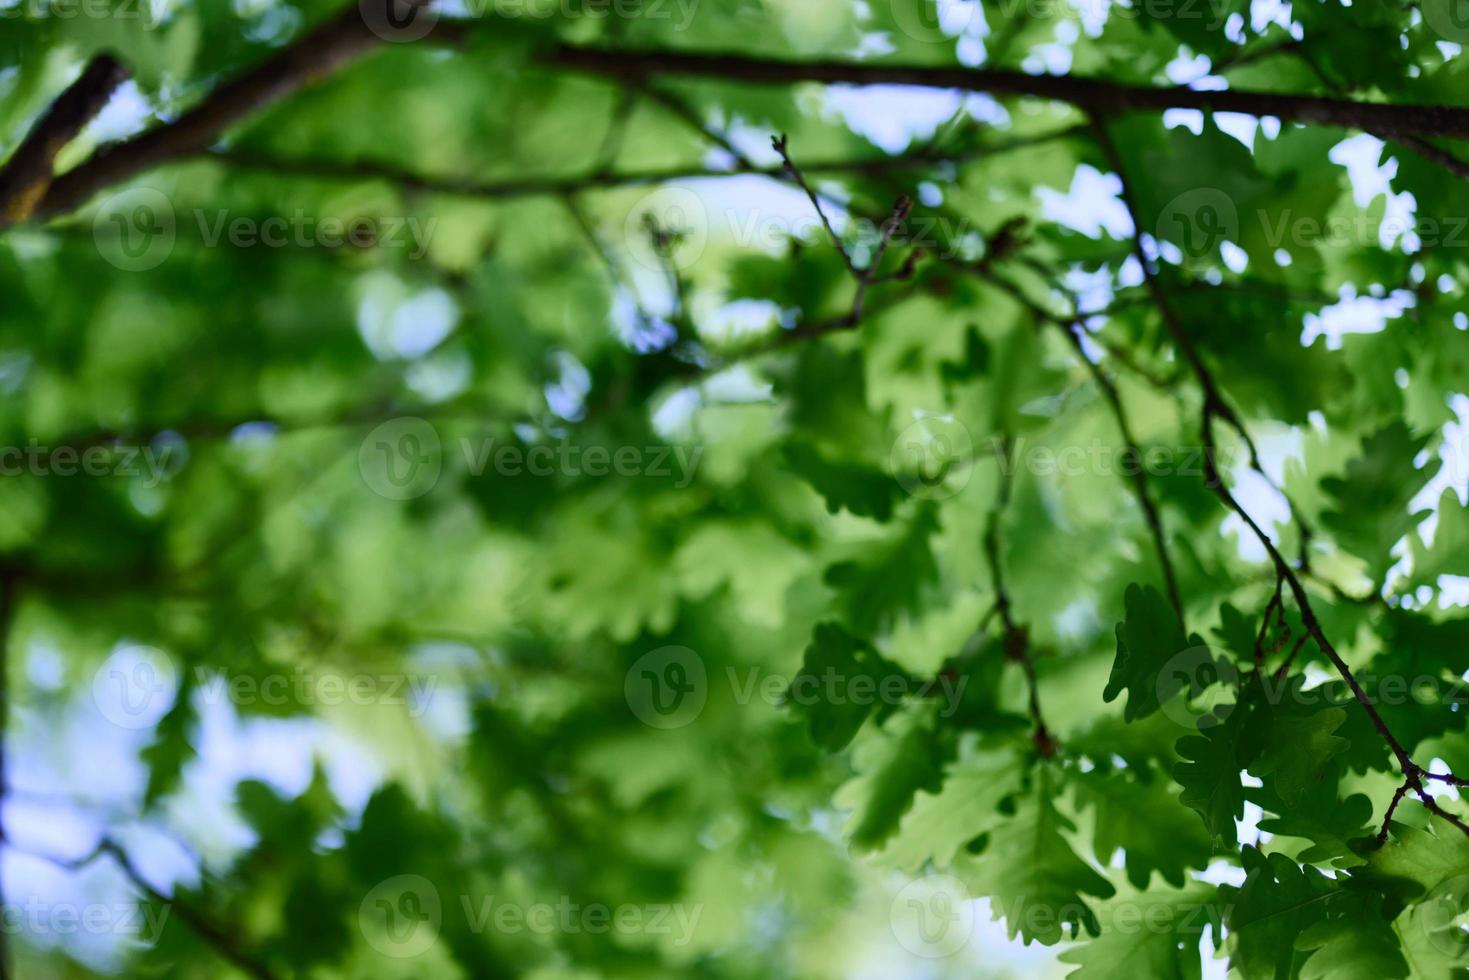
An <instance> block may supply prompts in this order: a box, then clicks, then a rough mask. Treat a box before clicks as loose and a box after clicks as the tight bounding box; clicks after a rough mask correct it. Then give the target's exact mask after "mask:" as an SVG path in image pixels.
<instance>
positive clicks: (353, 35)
mask: <svg viewBox="0 0 1469 980" xmlns="http://www.w3.org/2000/svg"><path fill="white" fill-rule="evenodd" d="M381 43H382V39H381V38H380V37H378V36H377V35H376V34H374V33H373V32H372V31H371V30H369V29H368V27H367V24H366V23H365V22H364V20H363V18H362V14H361V12H360V11H359V10H358V6H357V4H355V3H354V4H352V5H351V6H349V7H348V8H347V9H345V10H343V11H342V12H341V13H339V14H337V15H336V16H334V17H332V18H331V19H329V20H327V21H326V22H325V23H323V24H322V25H320V26H319V27H317V28H315V29H314V30H312V31H309V32H307V33H306V34H304V35H302V36H301V37H299V38H297V39H296V40H295V41H293V42H292V43H291V44H289V45H287V46H286V47H284V48H282V49H281V50H280V51H277V52H276V53H275V54H273V55H271V56H270V57H269V58H267V59H266V60H265V61H262V62H261V63H260V64H258V65H256V66H255V67H254V68H251V69H249V70H247V71H245V72H243V73H242V74H240V75H237V76H235V77H234V78H232V79H230V80H228V81H226V82H224V83H223V84H221V85H220V86H219V87H218V88H216V89H215V90H214V91H213V92H211V93H209V95H208V96H206V97H205V99H204V100H203V101H202V102H200V103H199V104H198V105H196V106H194V108H192V109H190V110H189V111H187V112H185V113H184V114H183V115H182V116H180V117H179V118H178V119H176V120H174V121H173V122H170V123H165V124H164V125H161V126H155V127H154V128H152V129H149V130H146V131H145V132H143V133H140V134H139V135H137V136H134V137H132V138H131V139H128V140H124V141H123V142H121V143H113V144H111V145H109V146H105V147H102V148H101V149H99V150H98V151H97V152H96V153H94V154H92V156H91V157H89V158H88V159H87V160H86V161H84V162H83V163H81V164H79V165H78V166H76V167H75V168H73V169H71V170H69V171H67V172H66V173H64V174H62V175H61V176H59V177H57V178H56V179H55V180H54V181H53V182H52V184H51V187H50V188H49V189H48V190H47V192H46V195H45V197H43V198H42V199H41V200H40V202H39V203H38V204H37V206H36V208H35V209H34V212H33V213H34V215H35V216H37V217H41V218H47V217H52V216H54V215H57V214H61V213H64V212H67V211H71V210H74V209H76V208H78V207H80V206H81V205H82V204H84V203H85V202H86V201H87V200H88V199H89V198H90V197H91V196H92V195H94V194H96V193H97V192H98V191H100V190H102V189H104V188H106V187H110V186H111V185H113V184H116V183H119V182H121V181H124V180H128V179H130V178H132V177H136V176H137V175H138V174H140V173H143V172H144V171H146V170H150V169H152V168H153V167H156V166H158V165H159V164H162V163H167V162H169V161H171V160H177V159H179V158H181V157H185V156H188V155H190V154H192V153H197V152H199V151H200V150H203V149H205V148H206V147H208V146H209V144H210V143H212V142H213V141H214V140H215V139H216V138H217V137H218V136H219V135H220V133H222V132H224V131H225V130H226V129H228V128H229V127H230V126H233V125H234V124H235V123H238V122H240V121H241V120H243V119H245V118H246V117H247V116H250V115H251V114H253V113H256V112H259V111H260V110H262V109H264V108H266V107H267V106H270V105H271V104H273V103H275V102H278V101H280V100H281V99H283V98H285V97H286V96H288V95H290V94H292V93H293V92H295V91H296V90H297V89H299V88H301V87H303V86H305V85H307V84H309V83H311V82H313V81H316V80H318V79H321V78H325V77H327V76H329V75H331V74H332V73H333V72H335V71H337V70H338V69H339V68H341V67H343V66H344V65H346V64H349V63H350V62H352V61H354V60H356V59H357V58H358V57H359V56H361V55H363V54H365V53H366V52H368V51H370V50H372V49H373V48H374V47H376V46H377V45H379V44H381Z"/></svg>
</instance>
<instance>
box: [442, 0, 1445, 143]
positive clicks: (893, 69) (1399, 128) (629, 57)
mask: <svg viewBox="0 0 1469 980" xmlns="http://www.w3.org/2000/svg"><path fill="white" fill-rule="evenodd" d="M441 26H443V27H445V28H446V30H445V31H442V32H441V35H442V36H444V37H445V38H446V39H448V38H450V37H451V36H452V35H453V34H454V32H455V30H457V29H458V28H457V25H452V26H451V25H441ZM542 60H543V62H544V63H545V64H547V65H549V66H552V67H556V68H567V69H574V70H577V71H584V72H588V73H591V74H596V75H604V76H609V77H613V78H624V79H642V78H656V77H660V76H665V75H682V76H691V77H703V78H722V79H727V80H730V81H737V82H747V83H750V84H754V85H789V84H791V83H793V82H822V83H827V84H850V85H916V86H922V87H927V88H943V89H958V90H960V91H966V92H988V93H990V94H992V95H1017V96H1031V97H1035V98H1043V99H1054V100H1056V101H1059V102H1067V103H1070V104H1071V105H1074V106H1078V107H1079V108H1082V109H1085V110H1087V111H1089V112H1100V113H1103V114H1108V115H1110V114H1114V113H1120V112H1138V111H1142V112H1161V111H1163V110H1165V109H1200V110H1203V111H1205V112H1239V113H1244V114H1245V115H1250V116H1256V117H1261V116H1275V117H1277V118H1279V119H1281V120H1282V121H1285V122H1299V123H1313V124H1317V125H1323V126H1340V127H1343V128H1346V129H1360V130H1364V131H1367V132H1373V133H1387V134H1392V135H1393V137H1394V138H1397V137H1398V136H1400V135H1404V134H1417V135H1420V136H1445V137H1450V138H1453V139H1469V108H1465V107H1459V106H1436V105H1414V104H1392V103H1386V102H1362V101H1358V100H1354V99H1343V98H1329V97H1326V96H1319V95H1295V94H1289V93H1278V92H1255V91H1249V90H1242V89H1226V90H1223V91H1201V90H1198V89H1191V88H1185V87H1182V86H1148V85H1127V84H1123V83H1120V82H1112V81H1107V80H1106V79H1101V78H1090V77H1087V76H1082V75H1029V74H1025V73H1023V72H1016V71H1005V70H1001V69H992V68H962V67H934V66H917V65H895V64H859V63H853V62H846V61H783V60H777V59H768V58H754V57H749V56H745V55H737V54H726V53H718V54H693V53H681V52H674V51H627V50H618V51H612V50H606V49H600V48H589V47H577V46H572V45H563V46H561V47H559V48H556V49H554V50H552V51H549V52H547V53H546V55H545V56H544V57H543V59H542Z"/></svg>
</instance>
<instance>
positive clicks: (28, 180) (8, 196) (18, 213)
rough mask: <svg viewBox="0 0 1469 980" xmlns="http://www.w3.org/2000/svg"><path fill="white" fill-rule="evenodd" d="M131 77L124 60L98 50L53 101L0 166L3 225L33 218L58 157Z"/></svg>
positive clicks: (0, 204) (0, 203) (0, 202)
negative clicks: (122, 61)
mask: <svg viewBox="0 0 1469 980" xmlns="http://www.w3.org/2000/svg"><path fill="white" fill-rule="evenodd" d="M127 77H128V70H127V69H126V68H125V67H124V66H123V65H122V63H121V62H119V61H118V60H117V59H116V58H114V57H112V56H111V55H108V54H99V55H97V56H95V57H94V58H92V60H91V61H89V62H88V63H87V66H86V67H85V68H83V69H82V73H81V75H79V76H78V77H77V80H76V81H74V82H72V83H71V85H69V86H67V88H66V91H64V92H62V93H61V94H60V95H59V96H57V98H56V101H55V102H52V103H51V107H50V108H49V109H47V110H46V112H45V114H43V115H42V116H41V118H40V119H38V120H37V121H36V124H35V126H33V127H32V128H31V131H30V132H29V133H27V134H26V138H25V139H24V140H22V141H21V144H20V146H19V147H17V148H16V150H15V152H14V153H12V154H11V156H10V159H9V160H8V161H6V163H5V166H4V168H3V169H0V227H4V226H6V225H12V224H15V223H17V222H20V221H24V220H26V218H28V217H30V214H31V211H32V210H34V209H35V207H36V205H37V204H38V203H39V202H40V201H41V199H42V197H43V196H44V195H45V194H46V191H47V189H48V188H49V187H50V186H51V181H52V177H53V170H54V167H55V164H56V155H57V154H58V153H60V152H61V150H62V149H63V148H64V147H65V146H66V145H67V144H68V143H70V142H71V141H72V140H73V139H75V138H76V136H77V134H78V133H80V132H81V131H82V129H83V127H85V126H86V125H87V123H89V122H91V121H92V119H93V118H95V117H96V115H97V113H99V112H101V111H102V108H103V106H105V105H107V102H108V100H110V99H111V98H112V93H113V92H115V91H116V90H117V87H118V86H119V85H121V84H122V83H123V82H124V81H126V80H127Z"/></svg>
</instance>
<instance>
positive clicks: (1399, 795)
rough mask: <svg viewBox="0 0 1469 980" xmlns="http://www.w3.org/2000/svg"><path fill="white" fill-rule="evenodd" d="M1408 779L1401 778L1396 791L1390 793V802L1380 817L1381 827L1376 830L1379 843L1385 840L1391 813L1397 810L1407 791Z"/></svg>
mask: <svg viewBox="0 0 1469 980" xmlns="http://www.w3.org/2000/svg"><path fill="white" fill-rule="evenodd" d="M1408 788H1409V787H1408V780H1406V779H1405V780H1403V783H1402V785H1401V786H1399V787H1398V791H1397V792H1396V793H1394V794H1393V795H1392V802H1391V803H1389V804H1388V805H1387V813H1385V814H1383V817H1382V829H1381V830H1379V831H1378V832H1377V843H1379V844H1381V843H1383V842H1384V841H1386V840H1387V830H1388V828H1389V827H1390V826H1392V815H1393V814H1394V813H1397V812H1398V804H1399V803H1401V802H1403V797H1404V796H1405V795H1407V792H1408Z"/></svg>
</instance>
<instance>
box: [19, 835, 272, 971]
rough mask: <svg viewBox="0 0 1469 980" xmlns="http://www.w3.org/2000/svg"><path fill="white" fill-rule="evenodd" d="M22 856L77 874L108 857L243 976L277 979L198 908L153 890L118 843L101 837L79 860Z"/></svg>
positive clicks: (135, 884)
mask: <svg viewBox="0 0 1469 980" xmlns="http://www.w3.org/2000/svg"><path fill="white" fill-rule="evenodd" d="M26 853H28V854H31V856H33V857H37V858H40V859H41V860H43V861H47V862H49V863H51V864H54V865H55V866H56V867H58V868H61V869H62V870H65V871H73V872H75V871H81V870H82V869H83V868H85V867H87V866H88V865H90V864H92V863H94V862H96V861H97V860H98V859H99V858H102V857H110V858H111V859H112V860H113V862H114V863H115V864H116V865H117V867H118V869H119V870H121V871H122V873H123V874H124V875H125V876H126V877H127V879H128V880H129V881H131V882H132V883H133V886H134V887H135V888H137V889H138V891H140V892H142V893H143V894H144V895H146V896H147V897H148V899H149V900H150V901H152V902H156V903H157V904H159V905H162V906H163V907H164V908H167V909H170V910H171V911H172V912H173V913H174V914H175V915H177V916H178V917H179V918H180V919H182V920H183V921H184V923H185V924H186V925H187V926H188V927H189V928H190V929H192V930H193V931H194V932H195V934H196V935H198V936H199V938H200V939H203V940H204V941H205V942H206V943H208V944H209V945H210V946H211V947H213V948H214V950H215V951H216V952H217V953H218V954H219V955H220V957H221V958H223V959H225V960H227V961H228V962H230V963H232V964H233V965H234V966H235V967H237V968H238V969H239V970H240V971H241V972H242V973H244V974H246V975H247V976H251V977H254V978H255V980H277V977H276V975H275V973H273V972H272V971H271V970H270V968H269V967H267V966H266V965H265V964H264V963H261V962H260V961H259V960H257V959H255V958H254V957H253V956H251V955H250V954H249V953H247V952H245V951H244V950H242V949H241V948H240V946H239V943H237V942H236V941H235V938H234V937H233V936H230V935H229V934H227V933H226V932H224V930H222V929H220V928H219V927H218V926H216V925H215V924H214V923H212V922H210V921H209V919H208V918H206V917H205V916H204V914H203V913H202V912H200V911H199V910H198V909H196V908H194V907H192V906H191V905H188V904H187V903H184V902H180V901H179V900H178V899H177V898H169V897H168V896H166V895H164V894H163V893H162V892H160V891H159V890H158V889H157V888H154V887H153V885H152V884H151V883H150V882H149V881H148V879H147V878H145V877H143V873H142V872H141V871H139V870H138V867H137V865H135V864H133V860H132V858H131V857H129V856H128V853H127V851H125V850H123V848H122V845H120V844H118V843H117V842H116V841H114V840H113V839H112V838H110V837H103V838H102V839H101V840H100V841H98V843H97V846H96V847H95V848H94V849H93V850H92V851H91V853H89V854H85V855H83V856H82V857H80V858H70V859H69V858H58V857H54V856H52V855H49V854H44V853H39V852H33V851H28V852H26Z"/></svg>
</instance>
